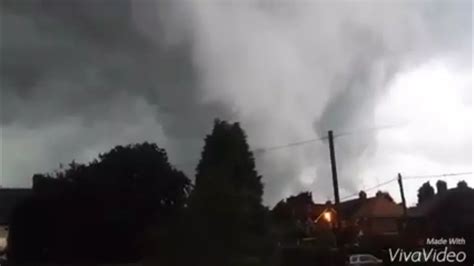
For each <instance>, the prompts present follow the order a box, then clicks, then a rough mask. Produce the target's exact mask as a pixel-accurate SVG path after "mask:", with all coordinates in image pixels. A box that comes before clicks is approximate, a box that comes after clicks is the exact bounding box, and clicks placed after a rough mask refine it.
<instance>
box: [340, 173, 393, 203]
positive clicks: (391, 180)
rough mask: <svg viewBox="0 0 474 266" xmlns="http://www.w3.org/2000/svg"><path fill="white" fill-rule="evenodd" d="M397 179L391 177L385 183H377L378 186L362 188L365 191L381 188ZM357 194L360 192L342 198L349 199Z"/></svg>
mask: <svg viewBox="0 0 474 266" xmlns="http://www.w3.org/2000/svg"><path fill="white" fill-rule="evenodd" d="M395 180H397V179H396V178H392V179H389V180H387V181H385V182H383V183H380V184H378V185H376V186H373V187H370V188H367V189H362V190H363V191H370V190H373V189H376V188H379V187H381V186H385V185H387V184H390V183H391V182H393V181H395ZM357 195H359V192H357V193H354V194H351V195H349V196H345V197H344V198H342V199H341V200H345V199H348V198H352V197H354V196H357Z"/></svg>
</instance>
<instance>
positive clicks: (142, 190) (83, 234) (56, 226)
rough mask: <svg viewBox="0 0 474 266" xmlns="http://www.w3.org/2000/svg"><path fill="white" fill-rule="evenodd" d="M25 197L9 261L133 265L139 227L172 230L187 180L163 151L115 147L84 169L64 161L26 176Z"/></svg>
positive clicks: (141, 146)
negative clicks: (29, 179) (29, 192)
mask: <svg viewBox="0 0 474 266" xmlns="http://www.w3.org/2000/svg"><path fill="white" fill-rule="evenodd" d="M33 190H34V197H33V198H32V199H31V200H30V201H29V202H27V203H25V204H23V206H20V207H19V208H18V209H17V210H16V211H15V212H14V215H13V220H12V225H11V230H10V234H9V259H11V260H13V261H19V262H21V261H31V262H40V261H42V262H54V261H56V262H78V261H81V262H82V261H103V262H115V261H133V260H137V259H138V258H139V257H140V256H141V245H142V238H143V235H144V232H145V229H146V228H147V227H149V226H151V225H159V226H163V227H166V226H168V225H169V224H173V223H174V221H175V220H176V216H177V214H178V213H179V212H180V210H181V209H182V208H183V207H184V205H185V201H186V198H187V195H188V193H189V191H190V181H189V179H188V178H187V177H186V176H185V175H184V174H183V173H182V172H180V171H178V170H176V169H174V168H173V167H172V166H171V165H170V164H169V162H168V158H167V155H166V152H165V151H164V150H163V149H160V148H158V147H157V146H156V145H155V144H151V143H146V142H145V143H142V144H136V145H128V146H117V147H115V148H113V149H112V150H110V151H109V152H107V153H104V154H100V155H99V158H98V159H97V160H94V161H93V162H91V163H89V164H87V165H84V164H77V163H75V162H72V163H71V164H70V165H69V167H68V168H66V169H64V170H62V169H61V170H59V171H57V172H55V173H53V174H45V175H41V174H37V175H34V176H33ZM29 234H30V235H29ZM35 236H36V237H35ZM35 241H41V244H40V245H37V244H38V243H36V242H35ZM38 247H42V248H38Z"/></svg>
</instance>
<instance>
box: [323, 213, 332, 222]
mask: <svg viewBox="0 0 474 266" xmlns="http://www.w3.org/2000/svg"><path fill="white" fill-rule="evenodd" d="M324 219H325V220H326V221H328V223H330V222H331V219H332V216H331V213H330V212H325V213H324Z"/></svg>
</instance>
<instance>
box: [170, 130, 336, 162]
mask: <svg viewBox="0 0 474 266" xmlns="http://www.w3.org/2000/svg"><path fill="white" fill-rule="evenodd" d="M327 138H328V137H327V136H324V137H321V138H314V139H308V140H302V141H297V142H291V143H287V144H283V145H276V146H269V147H265V148H256V149H253V150H251V152H253V153H255V154H262V153H265V152H268V151H274V150H279V149H285V148H292V147H296V146H301V145H305V144H308V143H312V142H316V141H322V140H325V139H327ZM196 160H198V159H196ZM194 163H195V161H194V160H193V161H191V160H189V161H187V162H182V163H176V164H174V166H183V165H188V164H194Z"/></svg>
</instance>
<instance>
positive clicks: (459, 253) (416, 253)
mask: <svg viewBox="0 0 474 266" xmlns="http://www.w3.org/2000/svg"><path fill="white" fill-rule="evenodd" d="M465 243H466V242H465V240H464V239H462V238H452V239H444V238H441V239H434V238H429V239H427V240H426V244H427V245H429V246H431V247H424V248H421V250H410V251H407V250H404V249H402V248H397V249H392V248H390V249H389V250H388V251H389V256H390V261H391V262H405V263H417V262H419V263H454V264H456V263H460V264H462V263H464V262H466V259H467V254H466V252H465V251H463V250H456V251H454V250H450V248H449V247H448V245H450V246H455V245H457V246H460V245H465ZM442 246H444V248H442Z"/></svg>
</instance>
